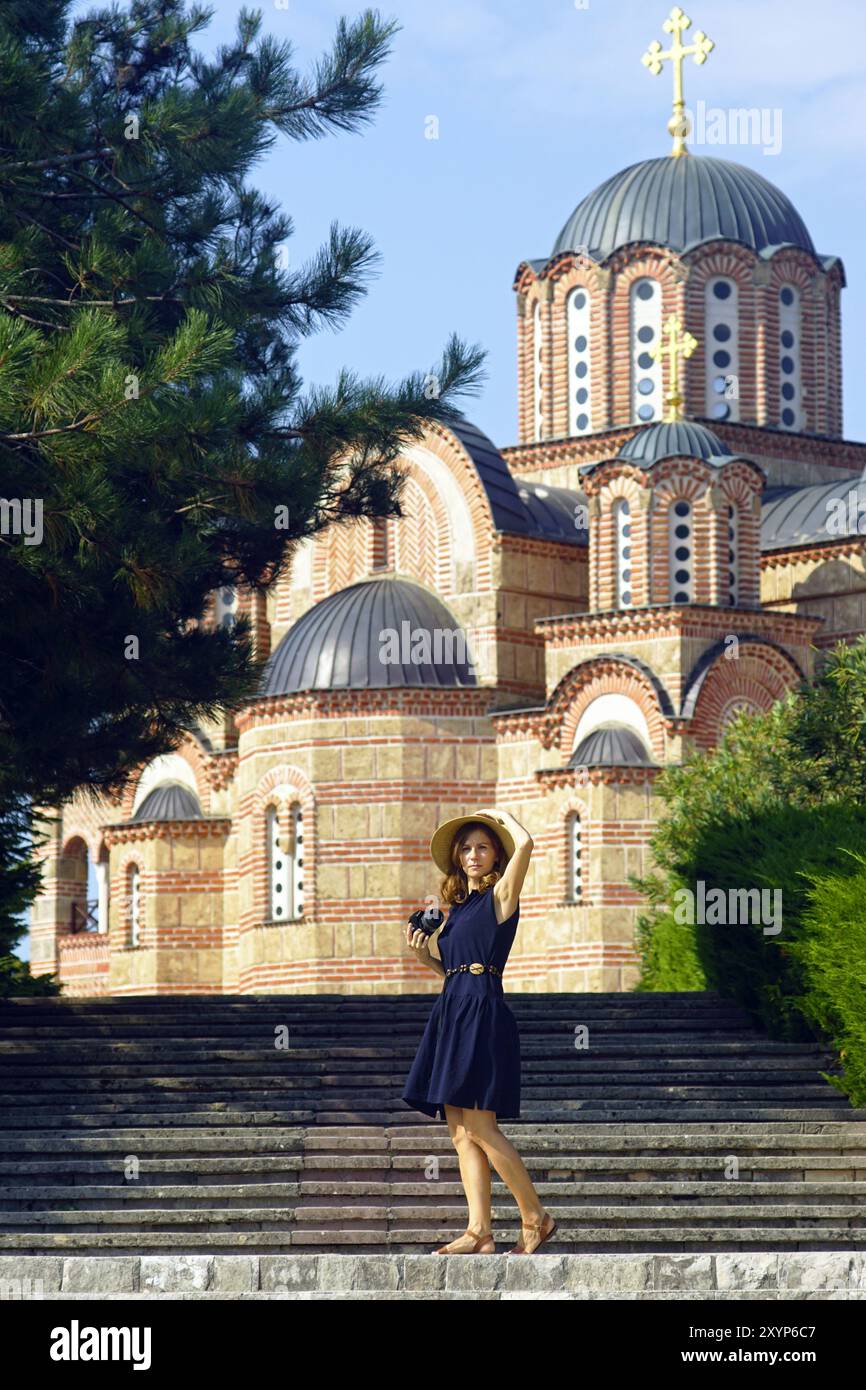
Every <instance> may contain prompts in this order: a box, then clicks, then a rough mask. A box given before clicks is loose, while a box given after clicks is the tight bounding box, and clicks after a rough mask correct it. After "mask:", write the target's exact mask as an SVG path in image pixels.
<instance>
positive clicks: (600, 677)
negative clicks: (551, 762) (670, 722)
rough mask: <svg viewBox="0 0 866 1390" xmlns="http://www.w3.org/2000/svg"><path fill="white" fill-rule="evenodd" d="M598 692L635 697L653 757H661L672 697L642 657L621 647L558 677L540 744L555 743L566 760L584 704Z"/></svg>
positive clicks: (589, 702)
mask: <svg viewBox="0 0 866 1390" xmlns="http://www.w3.org/2000/svg"><path fill="white" fill-rule="evenodd" d="M602 695H625V696H626V697H628V698H629V699H631V700H633V701H634V703H635V704H636V705H637V707H638V709H639V710H640V712H641V714H642V715H643V717H644V719H645V720H646V725H647V729H648V731H649V741H650V748H651V751H652V754H653V757H654V759H655V761H656V762H658V763H663V762H664V761H665V756H664V754H665V720H667V719H672V718H673V717H674V714H675V711H674V707H673V704H672V702H671V698H670V696H669V694H668V692H667V690H666V688H665V686H664V685H663V684H662V682H661V681H660V680H659V679H658V677H657V676H656V675H655V674H654V672H652V671H651V670H650V668H649V667H648V666H647V665H646V664H645V663H644V662H642V661H641V660H640V659H639V658H638V657H632V656H626V655H625V654H620V653H613V654H611V655H609V656H597V657H590V658H589V660H588V661H582V662H580V664H579V665H577V666H574V667H572V669H571V670H570V671H569V672H568V674H567V675H566V676H564V677H563V679H562V680H561V681H560V682H559V684H558V685H557V687H556V689H555V690H554V691H553V693H552V695H551V699H550V707H549V710H548V714H547V717H546V732H545V738H544V746H545V747H547V748H549V747H551V746H553V745H554V744H555V745H556V746H557V748H558V750H559V753H560V756H561V757H562V760H563V762H564V763H565V762H567V761H568V759H569V758H570V757H571V754H572V751H573V749H574V741H575V736H576V733H577V728H578V725H579V724H580V720H581V717H582V715H583V712H584V710H585V709H587V707H588V706H589V705H591V704H592V702H593V701H594V700H597V699H599V697H600V696H602Z"/></svg>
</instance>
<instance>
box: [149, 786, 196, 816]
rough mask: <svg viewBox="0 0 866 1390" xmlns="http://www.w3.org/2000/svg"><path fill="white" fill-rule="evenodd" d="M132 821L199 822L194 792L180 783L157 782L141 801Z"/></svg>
mask: <svg viewBox="0 0 866 1390" xmlns="http://www.w3.org/2000/svg"><path fill="white" fill-rule="evenodd" d="M132 819H133V821H152V820H201V806H200V805H199V802H198V797H197V796H196V795H195V792H192V791H190V789H189V787H185V786H184V785H183V783H182V782H158V783H157V785H156V786H155V787H153V788H152V790H151V791H149V792H148V793H147V796H146V797H145V798H144V800H143V801H142V803H141V805H140V806H139V808H138V810H137V811H136V813H135V815H134V816H133V817H132Z"/></svg>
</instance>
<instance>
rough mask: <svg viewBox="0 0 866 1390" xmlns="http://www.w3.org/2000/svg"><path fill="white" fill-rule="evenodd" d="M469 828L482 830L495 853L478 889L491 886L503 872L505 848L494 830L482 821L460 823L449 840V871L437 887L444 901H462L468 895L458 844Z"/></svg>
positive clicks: (464, 837) (461, 842)
mask: <svg viewBox="0 0 866 1390" xmlns="http://www.w3.org/2000/svg"><path fill="white" fill-rule="evenodd" d="M471 830H483V831H484V834H485V835H488V836H489V837H490V841H491V843H492V845H493V850H494V853H495V854H496V862H495V864H494V866H493V868H492V869H491V870H490V873H489V874H485V875H484V877H483V878H482V879H481V882H480V884H479V888H478V891H479V892H480V893H484V892H486V891H487V889H488V888H492V887H493V885H494V883H496V882H497V881H498V880H499V879H500V878H501V877H502V875H503V873H504V872H505V864H506V854H505V848H504V846H503V844H502V841H501V840H500V838H499V836H498V835H497V833H496V831H495V830H492V829H491V827H490V826H489V825H485V823H484V821H480V820H473V821H468V822H467V824H466V825H461V826H460V829H459V830H458V831H457V833H456V834H455V836H454V839H453V840H452V841H451V848H450V850H449V851H448V861H449V863H450V864H451V866H452V867H451V872H450V873H448V874H446V876H445V878H444V879H443V880H442V886H441V888H440V889H439V897H440V899H441V900H442V902H444V903H448V904H449V905H451V904H453V903H463V902H465V901H466V899H467V898H468V897H469V880H468V878H467V877H466V873H465V870H464V868H463V865H462V864H461V863H460V846H461V845H462V844H463V841H464V840H465V839H466V836H467V835H468V834H469V832H470V831H471Z"/></svg>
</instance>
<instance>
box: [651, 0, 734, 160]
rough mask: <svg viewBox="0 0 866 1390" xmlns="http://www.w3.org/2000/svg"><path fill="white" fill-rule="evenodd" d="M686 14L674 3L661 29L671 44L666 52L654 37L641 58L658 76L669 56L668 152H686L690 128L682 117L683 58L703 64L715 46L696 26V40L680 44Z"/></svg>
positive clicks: (686, 24)
mask: <svg viewBox="0 0 866 1390" xmlns="http://www.w3.org/2000/svg"><path fill="white" fill-rule="evenodd" d="M691 22H692V21H691V20H690V19H689V17H688V15H687V14H683V12H682V10H681V9H680V7H679V5H675V6H674V8H673V9H672V10H671V12H670V14H669V16H668V18H667V19H666V20H665V22H664V24H663V25H662V28H663V29H664V31H665V33H666V34H673V36H674V37H673V43H672V44H671V47H670V48H669V49H667V50H666V51H665V52H662V46H661V44H660V43H659V41H658V39H653V41H652V43H651V44H650V46H649V48H648V49H647V51H646V53H645V54H644V55H643V57H642V58H641V62H642V63H643V64H644V67H647V68H649V70H650V72H651V73H652V74H653V76H654V77H658V75H659V73H660V72H661V70H662V63H663V62H664V61H665V60H666V59H667V58H669V59H670V61H671V66H672V69H673V74H674V114H673V115H672V116H671V118H670V120H669V121H668V130H669V131H670V133H671V135H672V136H673V137H674V147H673V149H672V150H671V154H673V155H678V154H688V150H687V149H686V136H687V135H688V134H689V131H690V129H691V127H690V126H689V123H688V121H687V120H686V118H685V114H684V112H685V101H684V100H683V59H684V58H689V57H693V58H694V60H695V62H696V63H705V62H706V61H707V57H708V55H709V53H710V51H711V50H712V49H713V48H715V46H716V45H715V44H714V43H713V41H712V39H708V38H707V36H706V34H705V33H704V31H703V29H699V30H698V32H697V33H696V34H695V41H694V43H691V44H683V43H682V42H681V40H680V35H681V34H682V33H683V31H684V30H686V29H688V27H689V25H690V24H691Z"/></svg>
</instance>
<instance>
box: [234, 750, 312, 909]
mask: <svg viewBox="0 0 866 1390" xmlns="http://www.w3.org/2000/svg"><path fill="white" fill-rule="evenodd" d="M293 806H298V807H299V808H300V813H301V823H302V825H303V861H304V863H303V870H304V904H303V907H304V910H303V919H304V921H305V922H309V921H311V920H315V908H316V896H315V864H316V835H315V798H314V795H313V788H312V785H311V783H310V782H309V780H308V778H307V777H306V775H305V774H304V773H303V772H302V771H301V770H300V769H299V768H297V767H293V766H291V765H290V764H286V763H282V764H280V765H279V766H277V767H272V768H269V769H268V771H267V772H265V773H263V774H262V776H261V778H260V779H259V781H258V783H257V785H256V788H255V790H254V791H253V793H252V794H251V795H250V796H248V797H246V798H245V799H244V805H243V807H242V808H241V809H240V813H239V814H240V816H241V817H242V818H244V819H247V818H248V819H249V823H250V834H249V836H248V837H247V838H246V846H247V849H246V851H245V852H243V851H242V852H241V854H240V856H239V863H238V873H239V875H240V874H243V873H244V872H246V873H247V874H249V873H252V878H253V892H252V905H251V907H250V908H249V909H248V910H247V911H245V912H243V913H242V914H241V920H240V926H241V929H244V928H250V927H257V926H261V925H263V924H264V923H274V922H276V921H277V920H279V919H275V918H273V917H272V916H271V912H270V898H271V879H270V865H271V858H270V846H269V844H268V826H269V815H268V813H269V811H271V810H273V812H275V816H276V825H277V827H278V829H279V834H280V835H281V836H285V837H289V836H290V835H291V834H292V833H293V826H292V822H291V818H292V814H293V812H292V808H293ZM285 920H286V921H287V922H292V921H296V920H297V918H295V917H286V919H285Z"/></svg>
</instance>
